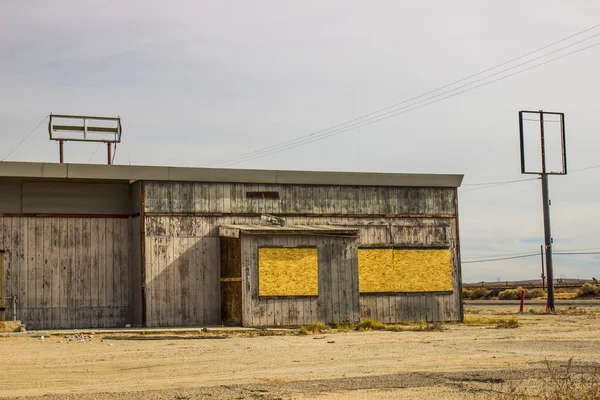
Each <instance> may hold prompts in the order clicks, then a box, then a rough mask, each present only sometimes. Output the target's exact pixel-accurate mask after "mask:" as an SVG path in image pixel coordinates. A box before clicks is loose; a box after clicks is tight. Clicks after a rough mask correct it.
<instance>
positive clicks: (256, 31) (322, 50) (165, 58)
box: [0, 0, 600, 281]
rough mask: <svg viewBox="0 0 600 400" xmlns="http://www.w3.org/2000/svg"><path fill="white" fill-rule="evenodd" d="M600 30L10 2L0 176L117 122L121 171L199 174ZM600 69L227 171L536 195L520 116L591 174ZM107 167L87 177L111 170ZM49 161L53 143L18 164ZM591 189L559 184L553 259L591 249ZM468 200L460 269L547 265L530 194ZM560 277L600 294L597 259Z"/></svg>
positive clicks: (278, 6)
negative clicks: (549, 125) (592, 286)
mask: <svg viewBox="0 0 600 400" xmlns="http://www.w3.org/2000/svg"><path fill="white" fill-rule="evenodd" d="M167 4H168V5H167ZM596 24H600V2H598V1H593V0H590V1H569V2H565V1H559V0H556V1H548V0H545V1H526V2H523V1H513V0H507V1H503V2H482V1H476V0H473V1H458V2H446V1H435V2H398V1H371V2H364V1H333V0H331V1H297V2H281V1H253V2H242V1H237V2H230V1H219V2H213V1H210V2H209V1H204V2H198V1H187V2H186V1H171V2H168V3H165V2H158V1H148V0H147V1H127V2H123V1H120V2H119V1H94V2H91V1H89V2H86V1H54V2H47V1H27V2H9V1H6V0H5V1H2V3H1V5H0V59H1V60H2V62H1V63H0V90H1V92H0V93H1V95H0V138H1V140H2V143H3V145H2V146H1V147H0V149H1V151H0V158H1V157H4V155H5V154H6V153H7V152H8V151H10V149H12V148H13V147H14V146H15V145H16V144H17V143H18V142H19V141H20V140H21V139H22V138H23V137H24V135H26V134H27V133H28V132H29V131H30V130H31V129H32V128H33V127H34V126H35V125H36V124H37V123H38V122H39V121H40V120H41V119H42V118H43V116H44V115H46V114H48V113H49V112H54V113H66V114H91V115H107V116H111V115H120V116H121V117H122V118H123V128H124V143H123V145H121V146H120V147H119V150H118V153H117V156H116V162H117V163H121V164H127V163H132V164H151V165H181V166H203V165H207V164H209V163H212V162H215V161H219V160H222V159H224V158H228V157H232V156H236V155H238V154H240V153H245V152H248V151H251V150H255V149H261V148H263V147H266V146H269V145H272V144H276V143H279V142H282V141H285V140H289V139H293V138H296V137H298V136H302V135H306V134H309V133H311V132H314V131H318V130H320V129H323V128H327V127H329V126H332V125H336V124H338V123H341V122H344V121H347V120H350V119H353V118H356V117H359V116H362V115H364V114H367V113H369V112H372V111H375V110H378V109H381V108H384V107H387V106H390V105H392V104H395V103H399V102H401V101H403V100H406V99H409V98H412V97H415V96H418V95H420V94H423V93H425V92H428V91H430V90H433V89H436V88H438V87H440V86H443V85H446V84H448V83H451V82H453V81H455V80H457V79H461V78H464V77H466V76H469V75H471V74H474V73H477V72H480V71H482V70H485V69H487V68H489V67H491V66H494V65H496V64H499V63H502V62H504V61H507V60H510V59H512V58H514V57H517V56H519V55H522V54H525V53H527V52H529V51H532V50H534V49H537V48H539V47H542V46H545V45H547V44H550V43H552V42H554V41H557V40H560V39H562V38H564V37H567V36H569V35H572V34H575V33H577V32H580V31H582V30H584V29H587V28H590V27H592V26H594V25H596ZM598 33H600V28H597V29H595V30H592V31H590V32H588V33H587V34H585V35H581V36H579V37H577V38H574V39H572V40H571V41H569V42H565V43H561V45H558V46H556V47H553V48H551V49H548V50H547V51H551V50H553V49H555V48H559V47H562V46H565V45H568V44H570V43H573V42H574V41H577V40H581V39H584V38H586V37H590V36H592V35H595V34H598ZM598 42H600V36H599V37H596V38H592V39H590V40H589V41H587V42H585V43H582V44H581V45H580V46H578V47H573V48H571V49H568V50H565V51H563V52H559V53H556V54H555V55H553V56H559V55H561V54H565V53H566V52H568V51H572V50H575V49H577V48H581V47H583V46H586V45H591V44H595V43H598ZM540 54H542V53H540ZM530 58H531V57H530ZM530 58H529V59H530ZM549 58H552V57H551V56H549V57H548V58H547V59H549ZM525 60H527V59H524V60H523V61H525ZM544 60H546V59H543V60H540V62H541V61H544ZM534 64H535V63H532V64H528V66H530V65H534ZM511 65H513V64H511ZM509 66H510V65H509ZM599 67H600V46H597V47H594V48H591V49H589V50H586V51H582V52H580V53H578V54H575V55H572V56H570V57H566V58H564V59H561V60H558V61H555V62H552V63H550V64H547V65H544V66H541V67H539V68H535V69H532V70H531V71H527V72H524V73H522V74H519V75H516V76H513V77H510V78H508V79H504V80H501V81H499V82H495V83H492V84H490V85H487V86H484V87H481V88H478V89H475V90H472V91H469V92H466V93H463V94H460V95H458V96H456V97H452V98H449V99H446V100H443V101H440V102H438V103H435V104H431V105H428V106H426V107H423V108H420V109H417V110H414V111H412V112H408V113H405V114H402V115H399V116H396V117H394V118H390V119H387V120H384V121H381V122H377V123H375V124H371V125H368V126H365V127H362V128H359V129H356V130H352V131H349V132H346V133H344V134H341V135H337V136H333V137H330V138H328V139H325V140H322V141H318V142H315V143H311V144H309V145H306V146H301V147H297V148H294V149H291V150H289V151H284V152H281V153H277V154H273V155H269V156H267V157H264V158H258V159H254V160H250V161H248V162H245V163H241V164H237V165H235V167H240V168H278V169H308V170H348V171H383V172H434V173H464V174H465V183H466V184H469V183H479V182H490V181H504V180H514V179H521V178H527V177H529V176H522V175H520V169H519V148H518V144H519V142H518V120H517V112H518V111H519V110H521V109H533V110H538V109H544V110H548V111H561V112H564V113H565V114H566V125H567V144H568V160H569V167H570V168H571V169H578V168H583V167H588V166H593V165H598V164H600V158H599V157H598V149H599V147H600V146H599V145H600V138H599V135H598V133H599V132H600V129H599V128H600V121H599V120H598V118H597V113H598V111H597V109H598V100H597V94H598V93H599V92H600V79H599V78H598V70H599ZM523 68H524V67H523ZM492 72H496V71H492ZM499 76H501V75H498V76H497V77H499ZM94 150H95V146H94V145H84V146H77V145H74V144H71V143H69V144H67V146H66V158H67V161H68V162H88V161H89V160H90V157H91V156H92V154H94ZM104 151H105V150H104V149H100V150H99V151H97V152H96V153H95V154H94V156H93V157H92V159H91V162H95V163H102V162H104V158H105V153H104ZM57 158H58V151H57V145H56V143H55V142H50V141H48V140H47V132H46V128H45V126H42V127H40V129H38V130H37V131H36V132H35V133H34V134H33V135H32V136H31V137H30V138H29V139H28V140H27V141H26V142H25V143H24V144H23V145H22V146H21V147H20V148H19V149H18V150H17V151H15V152H14V153H13V154H12V155H11V156H10V158H9V160H26V161H57ZM599 177H600V168H596V169H590V170H585V171H579V172H574V173H572V174H569V175H568V176H566V177H551V178H550V192H551V198H552V205H553V207H552V218H553V220H552V223H553V227H552V228H553V236H554V239H555V248H556V250H561V249H563V250H566V249H581V248H583V249H586V248H600V236H599V235H598V231H599V228H600V206H599V204H600V185H598V183H599V181H600V179H599ZM475 188H478V187H477V186H474V187H471V186H464V187H463V188H462V189H461V194H460V202H461V208H460V212H461V214H460V223H461V236H462V250H463V260H464V261H468V260H469V259H471V260H473V259H476V258H477V257H479V256H481V257H488V256H490V257H491V256H494V255H504V254H514V253H526V252H534V251H537V250H539V245H540V244H541V243H542V236H543V229H542V213H541V193H540V184H539V182H537V181H529V182H522V183H516V184H511V185H504V186H499V187H494V188H490V189H485V190H471V189H475ZM555 264H556V272H555V275H556V276H557V277H560V276H561V275H565V276H567V277H576V276H577V275H579V276H581V277H587V278H589V277H591V276H596V277H599V278H600V255H597V256H570V257H567V256H560V257H559V256H557V257H556V259H555ZM539 269H540V268H539V259H538V258H535V257H533V258H523V259H515V260H508V261H504V262H495V263H480V264H465V265H464V267H463V276H464V280H465V281H477V280H482V279H486V280H490V279H491V280H495V279H497V278H500V279H521V278H535V277H539V274H540V271H539Z"/></svg>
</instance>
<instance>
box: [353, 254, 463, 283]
mask: <svg viewBox="0 0 600 400" xmlns="http://www.w3.org/2000/svg"><path fill="white" fill-rule="evenodd" d="M358 283H359V291H360V292H361V293H394V292H445V291H452V254H451V252H450V250H449V249H419V250H412V249H411V250H392V249H360V250H359V251H358Z"/></svg>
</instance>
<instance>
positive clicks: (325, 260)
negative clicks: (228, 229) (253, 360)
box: [241, 235, 360, 327]
mask: <svg viewBox="0 0 600 400" xmlns="http://www.w3.org/2000/svg"><path fill="white" fill-rule="evenodd" d="M261 246H267V247H280V246H285V247H307V246H316V247H317V251H318V263H319V295H318V296H292V297H260V296H259V290H258V282H259V274H258V249H259V247H261ZM356 250H357V248H356V238H349V237H334V236H291V235H279V236H273V235H268V236H265V235H243V236H242V251H241V258H242V283H243V285H242V298H243V304H242V310H243V311H242V315H243V317H242V324H243V326H248V327H255V326H289V325H303V324H307V323H310V322H314V321H323V322H326V323H341V322H344V321H350V322H358V321H359V319H360V312H359V299H358V259H357V251H356Z"/></svg>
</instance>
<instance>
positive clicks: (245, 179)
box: [0, 161, 463, 187]
mask: <svg viewBox="0 0 600 400" xmlns="http://www.w3.org/2000/svg"><path fill="white" fill-rule="evenodd" d="M0 177H21V178H53V179H104V180H130V181H135V180H146V181H181V182H231V183H263V184H290V185H341V186H397V187H459V186H460V185H461V183H462V179H463V175H452V174H407V173H378V172H332V171H282V170H258V169H225V168H187V167H157V166H137V165H92V164H57V163H33V162H12V161H2V162H0Z"/></svg>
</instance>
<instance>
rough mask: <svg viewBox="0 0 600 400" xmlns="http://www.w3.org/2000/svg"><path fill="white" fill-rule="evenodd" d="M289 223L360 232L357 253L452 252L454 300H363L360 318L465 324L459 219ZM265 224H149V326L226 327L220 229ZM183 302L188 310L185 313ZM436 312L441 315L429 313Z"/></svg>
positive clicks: (229, 219) (217, 219)
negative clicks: (390, 249)
mask: <svg viewBox="0 0 600 400" xmlns="http://www.w3.org/2000/svg"><path fill="white" fill-rule="evenodd" d="M286 221H287V223H288V224H301V225H304V224H305V225H329V224H333V225H343V226H350V227H354V228H358V229H359V238H358V243H357V246H358V247H381V246H407V247H411V246H413V247H423V246H425V247H427V246H432V247H434V246H448V247H450V248H451V251H452V255H453V286H454V290H453V293H452V294H448V293H427V294H380V295H361V296H360V304H361V307H360V312H361V318H371V317H373V316H378V317H377V318H378V319H381V320H386V321H389V322H402V321H419V320H421V319H427V320H431V321H436V320H440V321H458V320H460V301H461V300H460V299H461V298H460V290H458V288H459V281H460V276H459V273H458V268H457V265H458V264H457V252H456V244H457V239H456V219H455V218H407V217H402V218H400V217H398V218H383V217H306V216H294V217H287V218H286ZM259 223H260V217H259V216H234V215H223V216H210V217H209V216H205V217H200V216H149V217H146V239H145V240H146V254H145V260H146V273H145V274H146V281H145V286H146V299H147V306H146V307H147V318H148V325H149V326H173V325H210V324H220V323H221V320H220V318H221V314H220V313H221V311H220V294H219V293H220V289H219V281H220V248H219V237H218V234H219V232H218V228H219V225H222V224H259ZM177 255H183V257H182V258H179V257H177ZM189 291H191V294H190V295H189V297H185V298H184V296H183V293H188V292H189ZM415 299H417V300H415ZM421 299H423V300H421ZM184 301H185V303H186V305H185V307H183V306H182V304H183V302H184ZM434 305H435V310H433V311H431V312H430V311H427V310H428V309H429V308H432V307H434ZM261 307H262V306H261ZM308 310H309V311H310V313H309V314H306V315H312V316H313V317H315V316H317V317H318V315H317V314H315V313H312V311H311V310H313V306H312V305H311V307H309V308H308Z"/></svg>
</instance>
